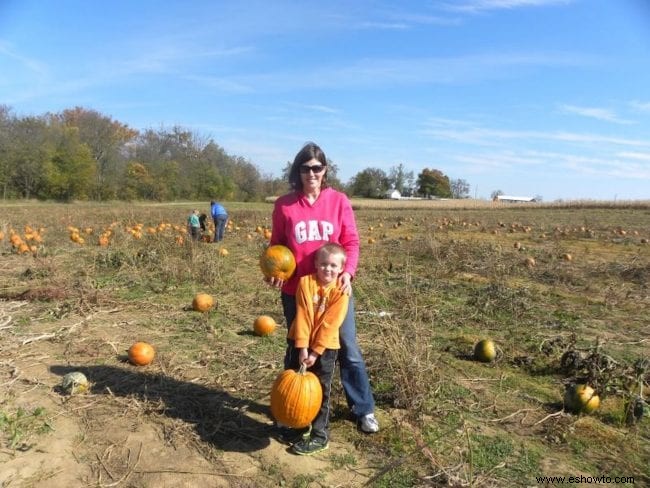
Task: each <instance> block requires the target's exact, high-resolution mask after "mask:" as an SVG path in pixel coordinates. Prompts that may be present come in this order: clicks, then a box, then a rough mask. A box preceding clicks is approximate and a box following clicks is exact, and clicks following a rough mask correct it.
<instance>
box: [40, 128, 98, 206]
mask: <svg viewBox="0 0 650 488" xmlns="http://www.w3.org/2000/svg"><path fill="white" fill-rule="evenodd" d="M51 130H52V132H53V133H54V134H53V135H54V137H55V142H54V148H55V149H54V154H53V155H52V159H51V161H50V164H48V165H47V168H48V170H47V171H46V173H45V178H46V180H47V181H45V182H44V186H46V188H44V191H43V193H42V196H43V197H47V198H53V199H55V200H62V201H70V200H73V199H82V200H85V199H86V198H88V197H89V196H90V193H91V191H92V189H93V183H94V178H95V171H96V165H95V160H94V159H93V157H92V154H91V152H90V148H89V147H88V146H87V145H86V144H82V143H81V142H80V141H79V131H78V129H77V128H76V127H66V126H63V125H61V124H58V123H57V124H56V127H52V128H51Z"/></svg>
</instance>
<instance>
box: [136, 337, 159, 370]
mask: <svg viewBox="0 0 650 488" xmlns="http://www.w3.org/2000/svg"><path fill="white" fill-rule="evenodd" d="M155 355H156V350H155V349H154V348H153V346H152V345H151V344H149V343H147V342H136V343H135V344H133V345H132V346H131V347H130V348H129V361H130V362H131V364H134V365H136V366H147V365H148V364H151V361H153V358H154V356H155Z"/></svg>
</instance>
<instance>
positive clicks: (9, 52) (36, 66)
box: [0, 40, 48, 74]
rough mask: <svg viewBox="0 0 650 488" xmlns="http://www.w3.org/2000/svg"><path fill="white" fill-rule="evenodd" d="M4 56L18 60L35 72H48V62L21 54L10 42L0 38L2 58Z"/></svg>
mask: <svg viewBox="0 0 650 488" xmlns="http://www.w3.org/2000/svg"><path fill="white" fill-rule="evenodd" d="M2 56H6V57H8V58H11V59H13V60H14V61H17V62H18V63H19V65H20V66H22V67H24V68H26V69H27V70H29V71H31V72H33V73H37V74H46V73H47V72H48V67H47V64H45V63H43V62H41V61H39V60H37V59H33V58H29V57H27V56H23V55H21V54H20V53H18V52H16V51H15V50H14V49H13V48H12V46H11V45H10V44H9V43H8V42H4V41H2V40H0V58H1V57H2ZM14 69H15V68H14Z"/></svg>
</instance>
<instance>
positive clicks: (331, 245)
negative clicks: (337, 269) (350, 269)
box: [314, 242, 348, 264]
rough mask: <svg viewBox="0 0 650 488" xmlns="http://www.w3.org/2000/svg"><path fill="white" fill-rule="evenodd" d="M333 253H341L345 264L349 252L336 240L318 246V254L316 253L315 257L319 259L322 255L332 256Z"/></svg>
mask: <svg viewBox="0 0 650 488" xmlns="http://www.w3.org/2000/svg"><path fill="white" fill-rule="evenodd" d="M331 254H338V255H340V256H341V257H342V258H343V264H345V261H346V259H347V257H348V254H347V252H346V251H345V248H344V247H343V246H341V245H340V244H337V243H335V242H328V243H327V244H324V245H323V246H321V247H319V248H318V250H317V251H316V254H315V255H314V259H316V260H317V259H318V258H319V257H321V256H330V255H331Z"/></svg>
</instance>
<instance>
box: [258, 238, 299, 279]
mask: <svg viewBox="0 0 650 488" xmlns="http://www.w3.org/2000/svg"><path fill="white" fill-rule="evenodd" d="M260 268H262V273H264V276H266V277H267V278H278V279H281V280H285V281H286V280H288V279H289V278H291V276H292V275H293V273H294V271H295V270H296V258H295V257H294V255H293V253H292V252H291V249H289V248H288V247H287V246H283V245H282V244H275V245H273V246H269V247H267V248H266V249H265V250H264V252H263V253H262V256H261V257H260Z"/></svg>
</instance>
